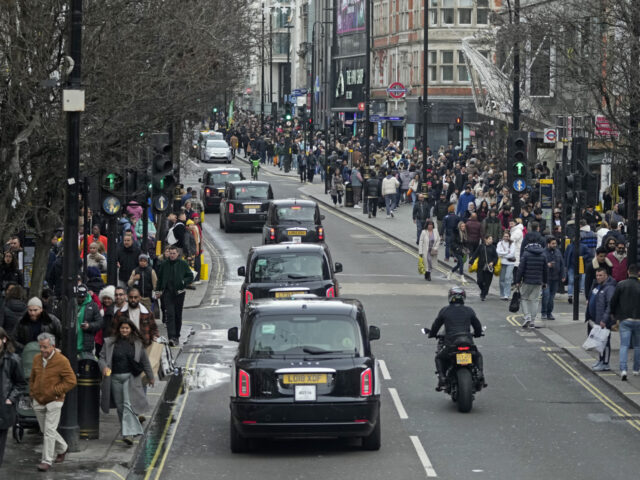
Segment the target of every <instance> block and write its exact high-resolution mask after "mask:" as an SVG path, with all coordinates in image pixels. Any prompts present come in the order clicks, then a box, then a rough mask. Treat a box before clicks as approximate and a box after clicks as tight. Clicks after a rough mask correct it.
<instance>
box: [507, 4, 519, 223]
mask: <svg viewBox="0 0 640 480" xmlns="http://www.w3.org/2000/svg"><path fill="white" fill-rule="evenodd" d="M513 24H514V31H515V32H519V26H520V0H515V1H514V8H513ZM517 34H518V33H516V35H517ZM513 130H514V131H515V132H517V131H518V130H520V43H519V42H518V41H517V40H516V41H515V43H514V47H513ZM507 167H508V170H507V178H508V182H509V188H510V189H511V203H512V204H513V205H512V206H513V218H514V219H515V218H517V217H519V216H520V195H519V193H518V192H516V191H515V189H514V188H513V182H514V176H513V173H512V172H513V168H511V167H512V166H511V165H508V166H507Z"/></svg>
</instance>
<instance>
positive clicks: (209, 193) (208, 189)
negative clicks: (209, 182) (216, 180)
mask: <svg viewBox="0 0 640 480" xmlns="http://www.w3.org/2000/svg"><path fill="white" fill-rule="evenodd" d="M204 194H205V195H206V196H207V197H209V196H211V189H210V188H207V189H206V190H205V191H204Z"/></svg>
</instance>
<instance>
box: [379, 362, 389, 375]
mask: <svg viewBox="0 0 640 480" xmlns="http://www.w3.org/2000/svg"><path fill="white" fill-rule="evenodd" d="M378 365H380V372H382V378H384V379H385V380H391V375H389V370H388V369H387V362H385V361H384V360H378Z"/></svg>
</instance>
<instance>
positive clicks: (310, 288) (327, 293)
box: [238, 242, 342, 313]
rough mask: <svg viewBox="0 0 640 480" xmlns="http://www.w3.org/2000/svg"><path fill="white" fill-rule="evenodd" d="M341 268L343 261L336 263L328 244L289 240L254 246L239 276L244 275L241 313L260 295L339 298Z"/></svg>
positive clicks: (268, 296)
mask: <svg viewBox="0 0 640 480" xmlns="http://www.w3.org/2000/svg"><path fill="white" fill-rule="evenodd" d="M341 271H342V264H341V263H335V264H334V263H333V261H332V260H331V253H330V252H329V247H327V246H326V245H325V244H317V243H315V244H314V243H297V244H296V243H290V242H287V243H281V244H278V245H260V246H256V247H251V248H250V249H249V254H248V256H247V262H246V265H245V266H242V267H239V268H238V275H239V276H240V277H244V281H243V282H242V286H241V287H240V313H242V312H243V311H244V308H245V305H246V304H248V303H249V302H251V301H252V300H255V299H258V298H274V299H276V300H281V299H288V298H290V297H291V296H292V295H300V294H314V295H317V296H319V297H337V296H338V294H339V291H338V290H339V285H338V279H337V278H336V273H339V272H341Z"/></svg>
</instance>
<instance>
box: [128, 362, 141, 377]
mask: <svg viewBox="0 0 640 480" xmlns="http://www.w3.org/2000/svg"><path fill="white" fill-rule="evenodd" d="M129 369H130V370H131V375H133V376H134V377H137V376H139V375H140V374H142V372H144V368H143V367H142V363H141V362H138V361H136V360H134V359H133V358H131V359H129Z"/></svg>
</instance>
